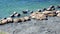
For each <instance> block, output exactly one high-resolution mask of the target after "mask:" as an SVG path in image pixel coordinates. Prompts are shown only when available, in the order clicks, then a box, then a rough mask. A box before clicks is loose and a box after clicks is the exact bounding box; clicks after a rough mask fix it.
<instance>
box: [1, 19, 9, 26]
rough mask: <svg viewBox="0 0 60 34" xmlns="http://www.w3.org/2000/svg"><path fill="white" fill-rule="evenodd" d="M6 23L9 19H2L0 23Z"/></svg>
mask: <svg viewBox="0 0 60 34" xmlns="http://www.w3.org/2000/svg"><path fill="white" fill-rule="evenodd" d="M6 23H8V21H7V19H4V20H1V21H0V25H3V24H6Z"/></svg>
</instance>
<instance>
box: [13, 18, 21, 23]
mask: <svg viewBox="0 0 60 34" xmlns="http://www.w3.org/2000/svg"><path fill="white" fill-rule="evenodd" d="M13 22H14V23H18V22H22V21H21V20H20V19H19V18H14V19H13Z"/></svg>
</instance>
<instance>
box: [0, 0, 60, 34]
mask: <svg viewBox="0 0 60 34" xmlns="http://www.w3.org/2000/svg"><path fill="white" fill-rule="evenodd" d="M50 5H54V6H57V5H60V0H0V19H1V18H4V17H9V15H11V14H12V13H13V12H14V11H16V12H18V13H21V14H22V11H23V10H28V9H29V10H30V11H37V9H43V8H48V7H49V6H50ZM22 16H25V15H24V14H22ZM0 31H5V32H8V33H9V34H60V17H48V20H42V21H39V20H34V19H32V20H31V21H27V22H21V23H9V24H5V25H0Z"/></svg>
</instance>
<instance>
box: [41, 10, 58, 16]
mask: <svg viewBox="0 0 60 34" xmlns="http://www.w3.org/2000/svg"><path fill="white" fill-rule="evenodd" d="M42 13H43V14H45V15H47V16H56V15H57V14H56V12H55V11H44V12H42Z"/></svg>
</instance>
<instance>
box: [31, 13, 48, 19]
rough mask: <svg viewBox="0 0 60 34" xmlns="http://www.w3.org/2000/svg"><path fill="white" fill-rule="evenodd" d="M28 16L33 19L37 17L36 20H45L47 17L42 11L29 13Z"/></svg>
mask: <svg viewBox="0 0 60 34" xmlns="http://www.w3.org/2000/svg"><path fill="white" fill-rule="evenodd" d="M30 17H31V18H33V19H38V20H45V19H47V15H45V14H42V13H37V14H36V13H33V14H31V15H30Z"/></svg>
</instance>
